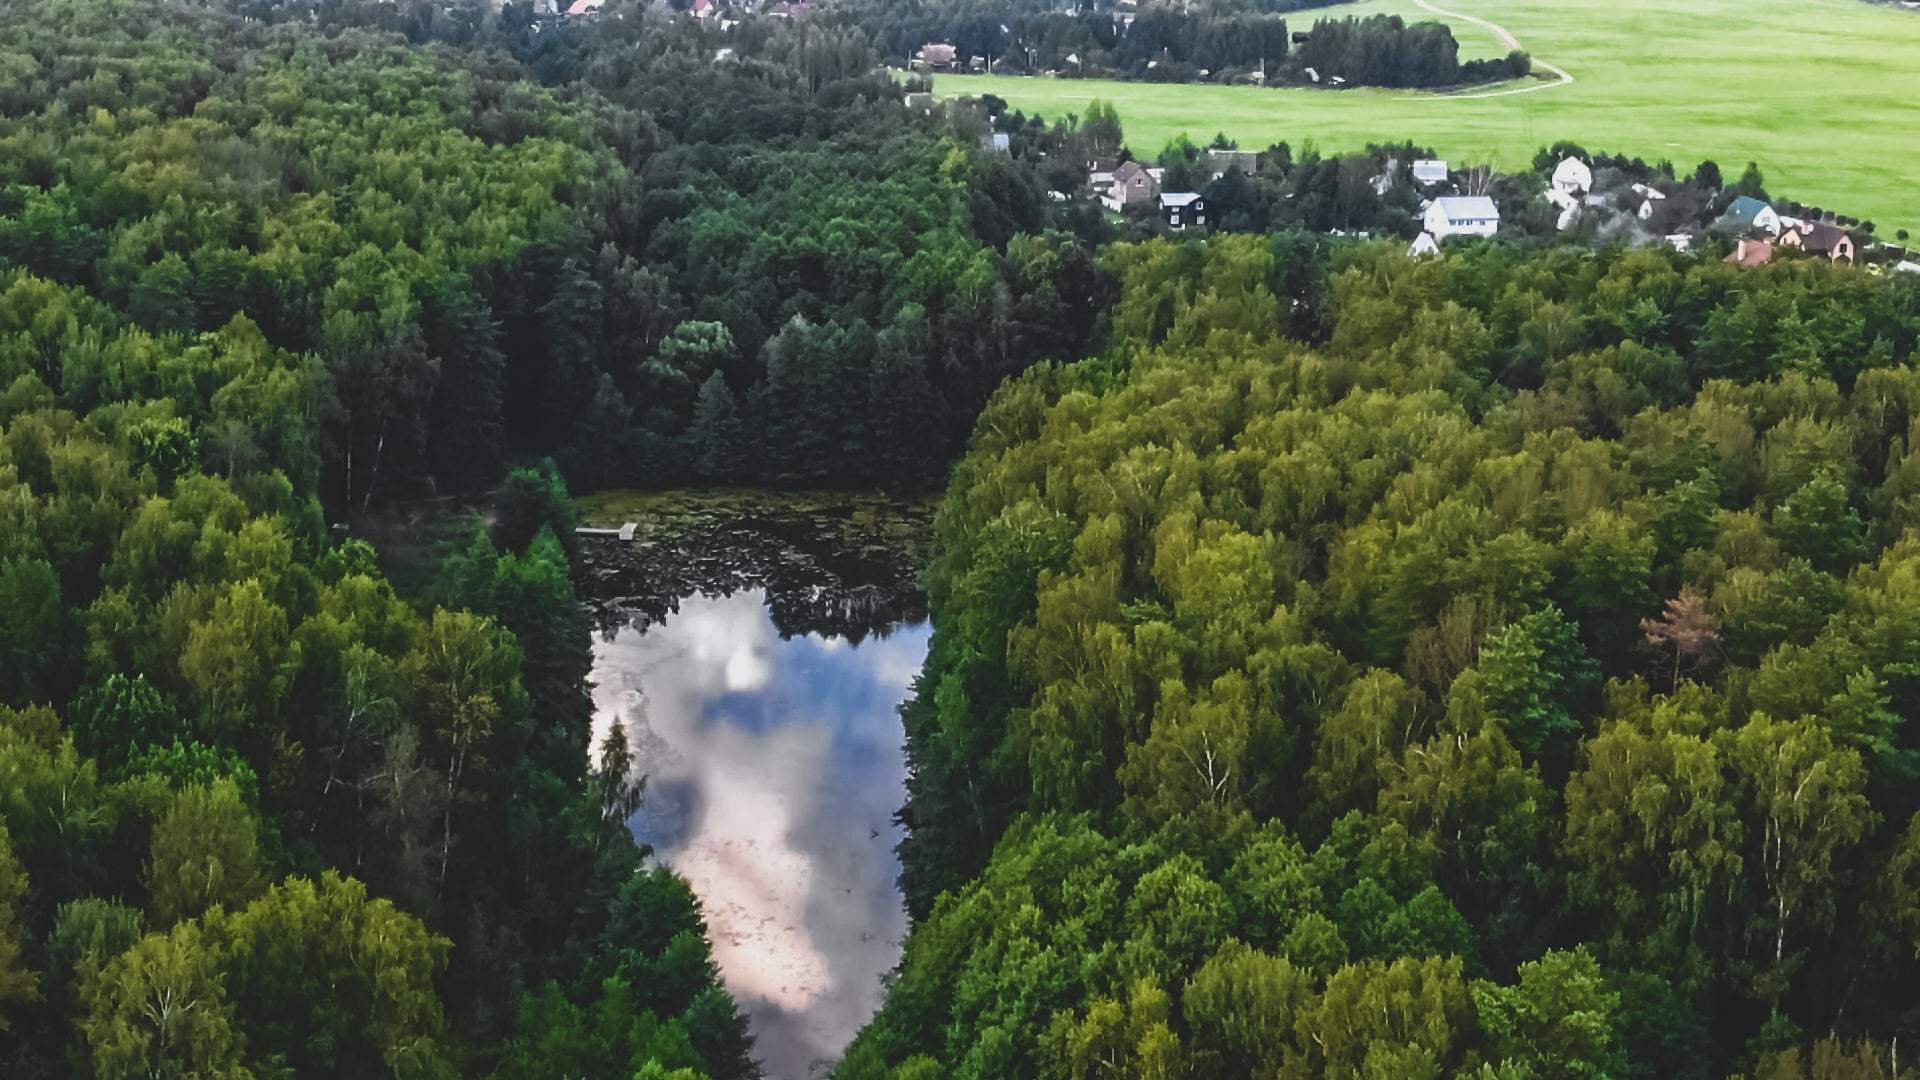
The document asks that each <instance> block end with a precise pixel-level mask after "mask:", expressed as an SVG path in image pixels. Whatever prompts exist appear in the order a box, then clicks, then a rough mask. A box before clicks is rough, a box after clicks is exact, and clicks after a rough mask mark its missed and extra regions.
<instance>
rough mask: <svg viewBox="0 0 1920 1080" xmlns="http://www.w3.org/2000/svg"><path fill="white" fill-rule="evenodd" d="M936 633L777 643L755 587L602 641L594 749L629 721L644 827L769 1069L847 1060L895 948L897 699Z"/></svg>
mask: <svg viewBox="0 0 1920 1080" xmlns="http://www.w3.org/2000/svg"><path fill="white" fill-rule="evenodd" d="M927 633H928V628H927V626H926V625H925V624H924V623H922V624H914V625H907V626H902V627H898V628H896V629H895V630H894V631H893V632H892V633H890V634H889V635H887V636H884V637H882V636H875V637H870V638H867V639H866V640H864V641H862V642H861V643H860V644H859V645H857V646H855V645H851V644H849V643H848V642H846V641H844V640H841V639H838V638H820V637H815V636H811V635H809V636H805V637H795V638H791V639H787V640H782V639H781V638H780V636H779V634H778V633H777V632H776V631H775V629H774V626H773V621H772V619H771V617H770V616H769V614H768V611H767V607H766V598H765V595H764V594H763V593H761V592H759V591H752V592H744V593H737V594H735V595H733V596H730V597H724V598H713V597H704V596H695V597H690V598H687V599H685V600H683V601H682V602H681V604H680V607H679V610H678V612H677V613H675V614H673V615H672V616H670V617H669V618H667V619H666V620H665V621H663V622H660V623H657V624H655V625H654V626H652V627H651V628H650V629H648V630H647V631H646V632H645V633H641V632H638V631H635V630H631V629H622V630H620V631H619V632H617V633H616V634H615V635H614V636H613V638H612V639H611V640H605V639H603V640H600V641H597V642H596V643H595V646H594V671H593V680H594V683H595V689H594V694H593V696H594V726H595V732H594V745H596V746H598V745H599V741H600V738H601V737H602V736H603V735H604V734H605V731H606V728H607V727H608V726H610V725H611V723H612V721H613V718H614V717H615V716H616V715H617V716H619V717H620V718H621V719H622V720H623V721H624V722H625V723H626V725H627V728H628V731H629V737H630V739H631V740H632V742H633V744H634V752H635V756H636V759H637V764H638V768H639V769H640V771H642V772H644V773H646V774H647V775H648V777H649V779H648V788H647V791H648V803H647V805H646V806H644V807H642V809H641V811H640V813H639V814H637V815H635V817H634V820H633V822H632V823H631V824H632V826H633V829H634V835H635V836H636V837H637V838H638V839H640V840H642V841H645V842H648V843H652V844H654V845H655V847H656V849H657V851H658V853H659V855H660V857H661V858H662V859H663V860H665V861H666V862H667V863H668V864H669V865H671V866H673V867H674V869H676V870H677V871H679V872H680V873H681V874H682V875H684V876H685V877H686V878H687V880H688V881H689V882H691V883H692V885H693V888H694V890H695V892H697V893H698V894H699V895H700V897H701V901H702V903H703V904H704V905H705V906H706V914H707V925H708V930H709V933H710V935H711V937H712V939H713V945H714V959H715V961H716V962H717V963H718V964H719V967H720V970H721V973H722V974H723V976H724V977H725V979H726V982H727V986H728V988H729V989H731V990H732V991H733V993H734V995H735V996H736V997H738V998H739V999H740V1003H741V1005H742V1006H743V1007H744V1008H746V1009H747V1010H748V1012H749V1013H750V1014H752V1017H753V1022H754V1031H755V1035H756V1037H757V1040H758V1051H759V1054H760V1056H761V1058H762V1060H763V1061H765V1062H766V1065H767V1069H768V1076H769V1077H770V1080H797V1078H799V1077H804V1076H808V1075H810V1074H811V1069H812V1067H813V1066H814V1065H816V1064H817V1063H819V1062H821V1061H824V1060H830V1059H831V1058H833V1057H836V1056H838V1054H839V1053H840V1051H841V1050H842V1049H844V1048H845V1046H846V1043H847V1040H849V1039H851V1038H852V1036H853V1034H854V1032H855V1031H857V1030H858V1029H859V1026H860V1025H861V1024H863V1023H865V1022H866V1020H867V1019H868V1018H869V1017H870V1016H871V1015H872V1014H873V1011H874V1010H875V1009H876V1008H878V1006H879V1004H880V999H881V996H882V995H881V986H880V976H881V975H882V974H884V973H885V972H886V971H888V970H890V969H891V968H892V967H893V965H894V963H895V962H896V961H897V960H898V959H899V952H900V941H901V939H902V938H903V937H904V936H905V934H906V914H905V912H904V911H903V910H902V908H901V903H900V894H899V891H898V889H897V886H896V884H895V880H894V879H895V877H896V875H897V874H898V873H899V863H898V860H897V859H896V858H895V856H894V851H893V848H894V845H895V844H896V843H898V841H899V839H900V833H899V828H898V826H896V825H895V824H894V822H893V812H894V810H895V809H896V808H898V807H899V805H900V803H901V801H902V800H903V798H904V794H905V788H904V785H905V782H906V764H905V761H904V759H903V757H902V752H901V742H902V738H903V737H902V734H901V731H900V720H899V717H898V715H897V714H896V713H895V708H896V707H897V706H898V705H899V703H900V702H901V701H902V700H903V699H904V698H905V697H906V694H907V689H908V686H909V684H910V683H911V681H912V679H913V676H914V674H915V673H916V672H917V671H918V670H919V668H920V664H921V662H922V660H923V659H924V658H925V656H926V650H927Z"/></svg>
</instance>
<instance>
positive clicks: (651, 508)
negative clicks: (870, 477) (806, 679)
mask: <svg viewBox="0 0 1920 1080" xmlns="http://www.w3.org/2000/svg"><path fill="white" fill-rule="evenodd" d="M936 505H937V502H936V498H935V497H934V496H930V495H919V496H914V495H910V496H895V495H890V494H885V493H882V492H876V491H833V492H804V491H803V492H789V491H770V490H760V489H750V488H729V489H699V490H682V491H659V492H635V491H620V490H615V491H602V492H595V493H593V494H591V495H587V496H585V497H583V498H581V499H580V500H579V507H580V524H581V526H582V527H585V528H598V529H607V528H613V529H617V528H619V527H620V526H622V525H624V524H628V523H631V524H633V525H634V526H635V527H636V528H635V531H634V537H633V540H632V541H631V542H623V541H620V540H618V539H616V538H613V537H602V536H585V537H582V538H581V539H580V541H579V552H580V555H579V558H578V559H577V561H576V566H575V580H576V584H577V586H578V588H579V591H580V595H581V600H582V602H583V603H585V604H586V605H587V606H588V608H589V609H590V610H591V612H592V614H593V617H594V621H595V623H596V625H597V626H598V627H599V629H600V630H601V632H602V633H608V632H611V631H612V630H614V629H615V628H617V627H619V626H623V625H624V626H633V627H635V628H638V629H645V628H646V627H647V626H649V625H652V624H653V623H656V622H659V621H660V620H662V619H664V618H666V617H667V616H669V615H671V614H672V613H673V612H674V611H675V610H676V609H677V607H678V604H679V601H680V599H681V598H682V597H687V596H693V595H709V596H727V595H732V594H734V593H738V592H742V591H745V590H748V589H764V590H765V591H766V594H767V603H768V606H769V607H770V608H771V609H772V612H773V620H774V624H775V626H776V627H777V628H778V629H779V631H780V633H781V635H782V636H792V635H794V634H805V633H816V634H821V635H824V636H828V637H841V638H846V639H848V640H850V641H854V642H858V641H859V640H861V639H863V638H864V637H866V636H867V635H869V634H872V633H875V632H877V631H881V630H884V629H885V628H886V627H889V626H892V625H895V624H897V623H901V622H912V621H917V620H921V619H925V618H926V617H927V607H926V594H925V592H924V591H923V590H922V589H921V586H920V576H919V575H920V567H921V566H922V565H923V563H924V560H925V557H926V552H927V549H928V547H929V544H930V541H931V537H932V523H933V514H934V510H935V507H936Z"/></svg>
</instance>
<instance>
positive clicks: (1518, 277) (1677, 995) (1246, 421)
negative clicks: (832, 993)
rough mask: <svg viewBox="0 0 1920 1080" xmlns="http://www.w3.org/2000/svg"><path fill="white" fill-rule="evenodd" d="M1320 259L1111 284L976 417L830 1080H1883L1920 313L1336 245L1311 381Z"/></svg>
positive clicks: (1652, 269)
mask: <svg viewBox="0 0 1920 1080" xmlns="http://www.w3.org/2000/svg"><path fill="white" fill-rule="evenodd" d="M1304 250H1306V249H1303V248H1301V247H1300V246H1299V245H1297V244H1293V243H1290V242H1288V241H1287V240H1286V239H1285V238H1278V239H1275V240H1272V241H1270V240H1267V239H1264V238H1258V237H1219V238H1215V239H1213V240H1211V241H1209V242H1206V243H1197V242H1189V243H1185V244H1178V243H1172V242H1167V241H1154V242H1150V243H1145V244H1137V245H1131V244H1129V245H1119V246H1116V247H1113V248H1111V249H1109V250H1108V251H1107V252H1106V253H1105V256H1104V258H1105V261H1106V263H1107V265H1108V266H1109V267H1110V268H1111V269H1113V271H1114V272H1115V273H1116V274H1117V275H1118V276H1119V278H1120V279H1121V282H1122V291H1121V295H1120V298H1119V300H1118V302H1117V303H1116V305H1115V308H1114V312H1113V320H1112V325H1113V339H1112V341H1111V342H1110V345H1109V349H1108V354H1107V356H1106V357H1105V358H1103V359H1102V360H1101V361H1099V362H1087V363H1082V364H1078V365H1069V366H1062V367H1051V366H1050V367H1047V368H1044V369H1040V370H1036V371H1033V372H1030V373H1029V374H1028V375H1027V376H1026V377H1024V378H1021V379H1018V380H1015V381H1014V382H1012V383H1011V384H1010V385H1008V386H1007V387H1006V388H1004V389H1003V390H1002V391H1001V393H1000V394H999V395H998V396H996V398H995V399H994V401H993V403H992V405H991V406H990V407H989V408H988V410H987V412H986V413H985V414H984V415H983V416H982V418H981V422H980V424H979V426H978V428H977V429H976V433H975V439H974V443H973V446H972V449H971V451H970V453H969V455H968V456H967V458H966V459H965V460H964V461H963V462H962V463H961V464H960V466H959V467H958V469H957V471H956V473H955V475H954V478H953V481H952V483H951V485H950V487H949V490H948V496H947V500H946V502H945V504H944V506H943V509H942V511H941V515H940V520H939V537H938V547H939V550H938V554H937V556H936V560H935V562H934V564H933V568H932V571H931V575H930V581H929V584H930V589H931V599H932V603H933V609H934V618H935V630H934V640H933V646H932V649H933V651H932V656H931V658H930V660H929V663H928V666H927V669H926V671H925V672H924V674H923V675H922V676H921V678H920V681H919V683H918V689H917V695H916V697H915V699H914V700H913V702H912V703H911V705H910V706H909V707H908V709H907V712H906V719H907V725H908V737H909V751H910V759H911V764H912V766H913V770H914V772H913V776H912V779H911V781H910V786H911V800H910V802H909V804H908V807H907V810H906V814H905V817H906V820H907V822H908V824H909V826H910V828H911V833H910V837H909V840H908V841H907V844H906V847H905V848H904V854H905V856H906V860H907V866H906V869H907V874H906V879H905V883H906V885H907V889H908V902H909V905H910V907H911V909H912V910H913V911H914V912H915V914H916V916H917V917H918V918H919V919H920V920H921V921H920V922H919V925H918V926H917V927H916V929H915V931H914V934H913V936H912V937H911V939H910V940H909V942H908V944H907V951H906V957H905V960H904V961H903V963H902V966H901V969H900V973H899V978H898V982H897V983H896V984H895V985H894V987H893V989H892V993H891V995H890V997H889V1000H888V1003H887V1005H886V1007H885V1008H884V1010H883V1011H882V1012H881V1014H880V1015H879V1017H878V1018H876V1020H875V1021H874V1023H873V1024H872V1025H871V1026H870V1027H869V1028H868V1029H867V1031H866V1032H865V1033H864V1034H863V1035H862V1036H861V1038H860V1039H859V1040H858V1041H857V1042H856V1044H855V1046H854V1047H853V1049H852V1050H851V1051H850V1052H849V1054H848V1057H847V1059H846V1061H845V1063H844V1064H843V1065H842V1067H841V1070H840V1074H839V1075H841V1076H845V1077H880V1076H892V1077H919V1076H959V1077H981V1078H985V1077H1018V1076H1071V1077H1086V1076H1097V1075H1106V1074H1108V1073H1109V1072H1114V1071H1117V1072H1118V1073H1119V1074H1123V1075H1130V1076H1153V1077H1175V1076H1195V1077H1199V1076H1208V1077H1217V1076H1226V1077H1272V1076H1276V1075H1278V1076H1289V1077H1291V1076H1301V1077H1305V1076H1356V1077H1357V1076H1465V1075H1472V1076H1500V1077H1522V1076H1529V1077H1539V1076H1564V1077H1572V1076H1615V1077H1617V1076H1648V1077H1653V1076H1660V1077H1688V1076H1722V1075H1729V1074H1733V1073H1742V1072H1744V1073H1745V1074H1746V1075H1759V1076H1768V1077H1774V1076H1779V1077H1800V1076H1804V1075H1806V1073H1805V1068H1806V1067H1807V1065H1808V1063H1809V1062H1812V1063H1813V1064H1814V1065H1815V1066H1816V1071H1815V1073H1814V1075H1818V1076H1835V1077H1837V1076H1843V1075H1844V1076H1887V1075H1891V1066H1890V1064H1889V1050H1888V1047H1889V1044H1891V1043H1892V1042H1893V1041H1894V1040H1896V1039H1897V1040H1899V1041H1900V1042H1902V1043H1904V1042H1906V1041H1907V1039H1909V1038H1910V1037H1911V1035H1912V1032H1913V1027H1914V1024H1915V1022H1916V1019H1915V1018H1916V1016H1920V998H1917V997H1916V993H1920V876H1916V870H1917V868H1920V817H1916V814H1915V812H1916V809H1920V786H1916V783H1915V780H1916V770H1920V733H1916V732H1915V731H1914V730H1913V728H1912V727H1911V725H1910V723H1909V722H1908V720H1907V718H1908V717H1910V716H1912V715H1913V714H1914V711H1915V709H1916V708H1920V683H1916V682H1915V678H1914V669H1913V667H1912V657H1913V656H1914V655H1915V653H1916V649H1920V636H1917V635H1920V594H1916V593H1915V582H1916V577H1915V571H1916V568H1920V534H1917V533H1916V532H1915V531H1914V530H1915V528H1916V526H1920V519H1916V518H1915V516H1914V514H1915V501H1914V493H1915V491H1916V490H1917V489H1916V486H1915V485H1916V483H1920V467H1917V465H1916V459H1915V457H1914V456H1913V454H1912V452H1911V447H1912V446H1913V442H1914V439H1915V437H1916V434H1920V427H1917V426H1916V424H1920V378H1917V377H1916V374H1915V371H1914V368H1913V366H1912V363H1911V360H1912V357H1913V355H1914V349H1915V347H1916V339H1917V336H1920V282H1915V281H1913V280H1911V279H1905V280H1881V279H1876V278H1874V277H1872V276H1870V275H1867V274H1864V273H1860V272H1858V271H1854V270H1852V269H1849V268H1835V267H1832V266H1830V265H1826V264H1820V263H1812V262H1803V263H1794V264H1789V265H1783V266H1776V267H1773V268H1769V269H1767V270H1764V271H1760V272H1757V273H1742V272H1740V271H1738V270H1736V269H1734V268H1731V267H1727V266H1724V265H1721V264H1720V263H1718V262H1717V261H1707V260H1697V261H1696V260H1694V259H1690V258H1687V257H1680V256H1675V255H1672V254H1671V253H1666V252H1655V251H1637V252H1631V253H1625V252H1608V251H1602V252H1597V253H1596V252H1590V251H1577V250H1571V249H1562V250H1557V251H1552V252H1548V253H1545V254H1537V255H1519V254H1516V253H1513V252H1503V251H1501V250H1499V249H1497V248H1491V247H1487V248H1479V249H1475V250H1472V251H1469V252H1467V253H1465V254H1462V255H1458V256H1452V257H1447V258H1443V259H1430V260H1424V261H1421V260H1410V259H1407V258H1405V257H1403V256H1401V255H1400V254H1398V253H1397V252H1394V251H1385V250H1381V249H1380V248H1379V247H1363V248H1350V249H1347V250H1346V252H1345V253H1344V254H1340V255H1337V256H1336V257H1335V258H1334V259H1333V260H1332V261H1331V263H1327V262H1324V261H1322V262H1319V263H1318V265H1319V266H1320V267H1321V268H1322V272H1324V274H1325V280H1324V282H1323V283H1322V286H1321V287H1322V288H1324V289H1325V290H1326V292H1327V294H1328V300H1327V303H1326V312H1327V319H1326V322H1325V324H1324V325H1323V326H1321V327H1319V328H1317V329H1316V330H1315V331H1314V332H1313V333H1312V334H1311V335H1310V336H1311V337H1312V338H1313V339H1314V340H1311V341H1306V340H1301V339H1300V338H1299V337H1298V336H1296V335H1292V334H1289V333H1288V327H1289V323H1290V321H1291V309H1292V307H1293V306H1294V304H1295V301H1294V298H1295V297H1297V296H1299V295H1301V289H1300V285H1299V282H1300V279H1301V277H1302V275H1303V273H1304V274H1311V273H1313V272H1314V270H1313V268H1314V266H1315V265H1316V263H1315V261H1314V260H1312V259H1306V260H1303V259H1302V253H1303V251H1304ZM1892 277H1894V278H1899V277H1900V276H1899V275H1893V276H1892ZM1814 1040H1819V1041H1820V1044H1819V1046H1818V1047H1817V1048H1815V1047H1813V1046H1812V1045H1811V1044H1812V1042H1813V1041H1814ZM1862 1040H1866V1041H1862ZM1103 1070H1104V1071H1103ZM1854 1070H1864V1071H1854Z"/></svg>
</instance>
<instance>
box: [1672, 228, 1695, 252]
mask: <svg viewBox="0 0 1920 1080" xmlns="http://www.w3.org/2000/svg"><path fill="white" fill-rule="evenodd" d="M1666 241H1667V246H1668V247H1670V248H1672V249H1673V250H1675V251H1678V252H1683V253H1684V252H1688V251H1692V250H1693V235H1692V234H1691V233H1683V232H1677V233H1668V234H1667V235H1666Z"/></svg>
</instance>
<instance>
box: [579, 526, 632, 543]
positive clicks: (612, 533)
mask: <svg viewBox="0 0 1920 1080" xmlns="http://www.w3.org/2000/svg"><path fill="white" fill-rule="evenodd" d="M639 529H640V526H639V524H638V523H637V522H632V521H629V522H627V523H626V524H625V525H622V526H620V527H619V528H617V529H593V528H588V527H586V526H584V525H583V526H581V527H580V528H577V529H575V530H573V534H574V535H575V536H604V537H608V538H611V539H614V540H618V541H620V542H621V543H623V544H631V543H633V534H634V533H636V532H638V531H639Z"/></svg>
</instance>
